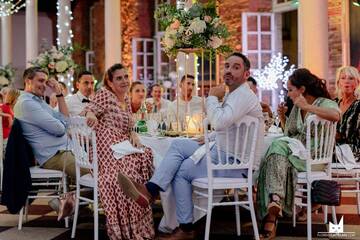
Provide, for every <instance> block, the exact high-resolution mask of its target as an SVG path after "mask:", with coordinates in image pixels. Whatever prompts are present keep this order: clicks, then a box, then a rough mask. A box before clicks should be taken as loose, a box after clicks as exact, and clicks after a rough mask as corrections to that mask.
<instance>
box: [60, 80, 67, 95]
mask: <svg viewBox="0 0 360 240" xmlns="http://www.w3.org/2000/svg"><path fill="white" fill-rule="evenodd" d="M59 83H60V87H61V91H62V92H63V94H64V97H65V98H66V97H67V96H68V95H69V90H68V88H67V86H66V84H65V83H64V82H59Z"/></svg>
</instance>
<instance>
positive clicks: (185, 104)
mask: <svg viewBox="0 0 360 240" xmlns="http://www.w3.org/2000/svg"><path fill="white" fill-rule="evenodd" d="M194 86H195V78H194V76H192V75H184V76H183V77H182V78H181V81H180V96H179V106H178V104H177V102H178V99H175V100H174V101H173V102H171V103H170V105H169V110H168V115H169V116H170V117H171V119H170V121H176V120H177V119H176V114H177V108H178V107H179V121H181V122H182V121H184V120H185V116H192V115H194V114H201V113H202V103H201V97H198V96H193V90H194Z"/></svg>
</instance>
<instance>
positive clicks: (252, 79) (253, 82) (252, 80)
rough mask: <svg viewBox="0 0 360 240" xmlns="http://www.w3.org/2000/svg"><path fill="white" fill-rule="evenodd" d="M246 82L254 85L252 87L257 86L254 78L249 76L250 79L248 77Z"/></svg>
mask: <svg viewBox="0 0 360 240" xmlns="http://www.w3.org/2000/svg"><path fill="white" fill-rule="evenodd" d="M247 81H248V82H252V84H254V86H257V81H256V80H255V78H253V77H251V76H250V77H248V79H247Z"/></svg>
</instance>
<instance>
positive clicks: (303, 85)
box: [257, 69, 340, 239]
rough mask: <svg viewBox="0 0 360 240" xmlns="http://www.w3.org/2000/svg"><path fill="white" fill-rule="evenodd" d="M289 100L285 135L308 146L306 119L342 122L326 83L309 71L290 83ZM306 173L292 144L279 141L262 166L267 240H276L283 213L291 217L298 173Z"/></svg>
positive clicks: (260, 196) (260, 182)
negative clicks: (292, 103) (294, 152)
mask: <svg viewBox="0 0 360 240" xmlns="http://www.w3.org/2000/svg"><path fill="white" fill-rule="evenodd" d="M287 87H288V97H290V98H291V100H292V101H293V102H294V107H293V108H292V110H291V113H290V115H289V118H288V119H287V121H286V125H285V135H286V136H288V137H291V138H295V139H298V140H300V141H301V142H302V143H303V144H305V140H306V119H307V117H308V116H310V115H311V114H316V115H318V116H319V117H321V118H323V119H326V120H330V121H339V120H340V110H339V109H338V106H337V104H336V102H334V101H332V100H330V99H329V97H330V96H329V93H328V92H327V90H326V84H325V81H323V80H321V79H319V78H318V77H317V76H315V75H314V74H312V73H311V72H310V71H309V70H307V69H298V70H296V71H295V72H294V73H293V74H292V75H291V76H290V77H289V81H288V83H287ZM304 171H306V166H305V161H304V160H301V159H299V158H298V157H296V156H293V155H292V153H291V150H290V148H289V147H288V143H287V142H286V141H284V140H281V139H279V140H275V141H274V142H273V143H272V144H271V146H270V147H269V149H268V150H267V152H266V155H265V159H264V161H263V162H262V164H261V166H260V174H259V178H258V192H257V204H258V209H259V216H260V219H261V220H262V221H263V230H264V237H265V238H269V239H273V238H274V237H275V235H276V222H277V218H278V217H279V216H282V213H283V212H284V213H286V214H287V215H289V216H291V214H292V206H293V202H294V189H295V185H296V173H297V172H304Z"/></svg>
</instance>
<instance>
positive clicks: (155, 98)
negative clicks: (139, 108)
mask: <svg viewBox="0 0 360 240" xmlns="http://www.w3.org/2000/svg"><path fill="white" fill-rule="evenodd" d="M162 94H163V89H162V87H161V85H160V84H158V83H155V84H153V85H152V86H151V98H148V99H146V102H147V103H150V104H151V105H152V112H154V113H156V112H161V113H165V112H166V111H167V109H168V107H169V104H170V103H171V102H170V101H169V100H167V99H165V98H162Z"/></svg>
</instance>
